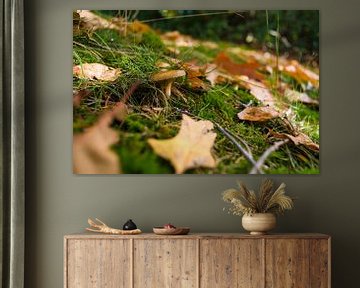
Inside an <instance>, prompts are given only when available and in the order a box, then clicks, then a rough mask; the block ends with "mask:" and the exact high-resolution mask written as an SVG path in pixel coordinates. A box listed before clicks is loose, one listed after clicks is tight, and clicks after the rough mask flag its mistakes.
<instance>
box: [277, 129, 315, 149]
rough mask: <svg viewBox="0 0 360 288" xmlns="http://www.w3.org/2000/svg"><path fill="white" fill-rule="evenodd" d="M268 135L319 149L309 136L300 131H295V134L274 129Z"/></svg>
mask: <svg viewBox="0 0 360 288" xmlns="http://www.w3.org/2000/svg"><path fill="white" fill-rule="evenodd" d="M270 135H271V136H272V137H274V138H278V139H289V140H291V141H292V142H293V143H294V144H295V145H300V144H301V145H304V146H305V147H307V148H309V149H310V150H313V151H316V152H318V151H319V149H320V146H319V145H318V144H316V143H314V142H313V141H312V140H311V139H310V137H309V136H307V135H306V134H304V133H302V132H297V135H291V134H287V133H277V132H274V131H270Z"/></svg>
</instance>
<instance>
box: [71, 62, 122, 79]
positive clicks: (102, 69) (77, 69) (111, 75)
mask: <svg viewBox="0 0 360 288" xmlns="http://www.w3.org/2000/svg"><path fill="white" fill-rule="evenodd" d="M73 74H74V75H75V76H77V77H79V78H84V79H90V80H101V81H110V82H112V81H115V80H116V79H117V78H119V76H120V74H121V70H120V69H119V68H118V69H115V68H111V67H108V66H106V65H104V64H100V63H84V64H82V65H76V66H74V67H73Z"/></svg>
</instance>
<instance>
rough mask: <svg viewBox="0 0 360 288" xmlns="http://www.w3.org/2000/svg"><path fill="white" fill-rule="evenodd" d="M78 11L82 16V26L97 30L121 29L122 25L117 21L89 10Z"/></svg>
mask: <svg viewBox="0 0 360 288" xmlns="http://www.w3.org/2000/svg"><path fill="white" fill-rule="evenodd" d="M77 13H78V15H79V16H80V25H81V27H83V28H86V29H89V30H91V31H95V30H97V29H116V30H119V29H120V27H119V26H118V25H116V24H115V23H112V22H111V21H109V20H107V19H105V18H102V17H101V16H99V15H96V14H95V13H93V12H91V11H89V10H77Z"/></svg>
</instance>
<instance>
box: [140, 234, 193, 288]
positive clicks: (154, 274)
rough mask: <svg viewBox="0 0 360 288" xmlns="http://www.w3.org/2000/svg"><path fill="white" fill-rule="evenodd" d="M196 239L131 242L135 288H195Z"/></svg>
mask: <svg viewBox="0 0 360 288" xmlns="http://www.w3.org/2000/svg"><path fill="white" fill-rule="evenodd" d="M197 243H198V242H197V240H194V239H138V240H137V239H136V240H134V287H135V288H176V287H178V288H184V287H186V288H192V287H194V288H195V287H197V275H198V270H197Z"/></svg>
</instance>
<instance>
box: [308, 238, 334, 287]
mask: <svg viewBox="0 0 360 288" xmlns="http://www.w3.org/2000/svg"><path fill="white" fill-rule="evenodd" d="M329 255H330V251H329V241H327V240H324V239H314V240H310V267H311V269H310V287H311V288H328V287H329V286H328V283H330V281H329V282H328V280H329V275H330V259H329V258H330V257H329Z"/></svg>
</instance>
